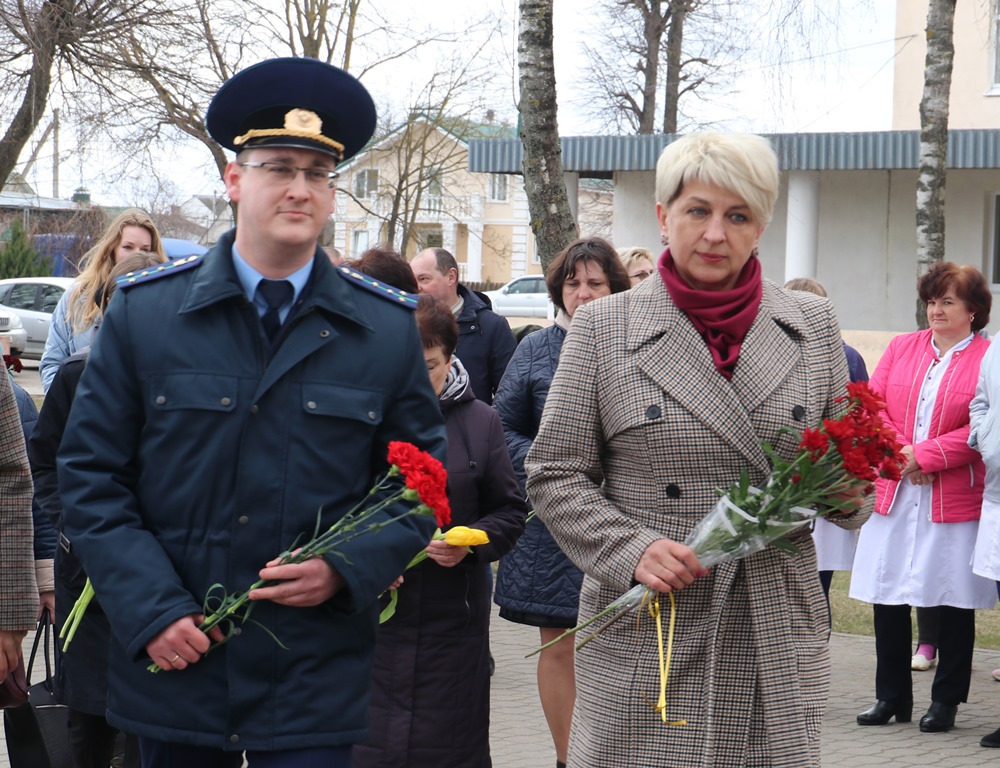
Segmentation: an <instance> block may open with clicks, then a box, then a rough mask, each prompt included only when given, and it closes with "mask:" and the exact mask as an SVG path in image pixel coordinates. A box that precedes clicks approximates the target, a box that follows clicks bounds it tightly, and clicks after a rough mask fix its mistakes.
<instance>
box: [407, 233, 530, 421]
mask: <svg viewBox="0 0 1000 768" xmlns="http://www.w3.org/2000/svg"><path fill="white" fill-rule="evenodd" d="M410 267H411V268H412V269H413V276H414V277H415V278H417V287H418V288H419V289H420V292H421V293H426V294H430V295H431V296H433V297H434V298H435V299H437V300H438V301H443V302H444V303H445V304H447V305H448V306H449V307H451V311H452V312H454V313H455V319H456V320H457V321H458V347H457V348H456V349H455V356H456V357H457V358H458V359H459V360H461V361H462V365H464V366H465V370H466V371H468V373H469V384H470V386H471V387H472V391H473V392H474V393H475V395H476V397H477V398H478V399H479V400H482V401H483V402H484V403H486V404H487V405H490V404H491V403H492V402H493V393H494V392H496V391H497V387H499V386H500V379H501V378H503V372H504V371H505V370H507V363H508V362H509V361H510V356H511V355H513V354H514V348H515V347H516V346H517V342H516V341H515V340H514V334H513V333H511V330H510V324H509V323H508V322H507V319H506V318H504V317H501V316H500V315H498V314H497V313H496V312H494V311H493V310H492V309H490V305H489V304H488V303H487V301H486V300H484V298H483V297H481V296H480V295H479V294H477V293H475V292H473V291H470V290H469V289H468V288H466V287H465V286H464V285H462V284H461V283H459V282H458V263H457V262H456V261H455V257H454V256H452V255H451V254H450V253H448V251H446V250H445V249H444V248H426V249H425V250H423V251H421V252H420V253H418V254H417V255H416V256H415V257H414V258H413V261H411V262H410Z"/></svg>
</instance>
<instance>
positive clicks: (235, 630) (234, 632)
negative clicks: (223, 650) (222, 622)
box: [233, 627, 243, 635]
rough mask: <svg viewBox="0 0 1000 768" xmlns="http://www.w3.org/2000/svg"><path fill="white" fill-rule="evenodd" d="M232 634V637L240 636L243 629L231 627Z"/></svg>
mask: <svg viewBox="0 0 1000 768" xmlns="http://www.w3.org/2000/svg"><path fill="white" fill-rule="evenodd" d="M233 634H234V635H242V634H243V627H233Z"/></svg>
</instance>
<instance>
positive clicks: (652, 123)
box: [639, 0, 663, 134]
mask: <svg viewBox="0 0 1000 768" xmlns="http://www.w3.org/2000/svg"><path fill="white" fill-rule="evenodd" d="M642 13H643V14H644V16H645V18H644V19H643V30H642V36H643V39H644V40H645V41H646V56H645V60H643V61H642V62H641V64H640V69H641V71H642V112H641V113H640V115H639V133H647V134H648V133H652V132H653V131H654V130H656V90H657V87H656V85H657V79H658V77H659V74H660V41H661V40H662V39H663V20H662V19H661V18H660V0H649V6H648V7H647V6H643V7H642Z"/></svg>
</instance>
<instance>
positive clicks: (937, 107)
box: [916, 0, 955, 328]
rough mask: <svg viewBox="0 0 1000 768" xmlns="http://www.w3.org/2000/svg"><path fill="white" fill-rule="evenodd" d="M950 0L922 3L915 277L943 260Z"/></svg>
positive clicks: (922, 314)
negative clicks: (924, 22) (924, 20)
mask: <svg viewBox="0 0 1000 768" xmlns="http://www.w3.org/2000/svg"><path fill="white" fill-rule="evenodd" d="M954 24H955V0H930V4H929V5H928V7H927V58H926V60H925V64H924V92H923V96H921V98H920V163H919V166H918V171H917V277H920V276H921V275H924V274H926V273H927V272H928V271H929V270H930V269H931V267H933V266H934V265H935V264H937V263H939V262H941V261H943V260H944V193H945V174H946V172H947V167H946V163H947V159H948V112H949V101H950V97H951V71H952V63H953V61H954V58H955V45H954V41H953V37H952V33H953V28H954ZM916 317H917V327H918V328H926V327H927V312H926V309H925V307H924V303H923V302H922V301H921V300H920V297H919V296H918V297H917V313H916Z"/></svg>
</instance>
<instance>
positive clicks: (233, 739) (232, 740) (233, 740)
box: [229, 733, 240, 744]
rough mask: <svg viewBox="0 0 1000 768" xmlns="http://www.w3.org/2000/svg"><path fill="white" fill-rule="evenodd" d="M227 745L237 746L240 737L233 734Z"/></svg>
mask: <svg viewBox="0 0 1000 768" xmlns="http://www.w3.org/2000/svg"><path fill="white" fill-rule="evenodd" d="M229 743H230V744H239V743H240V737H239V735H237V734H235V733H234V734H233V735H232V736H230V737H229Z"/></svg>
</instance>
